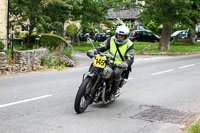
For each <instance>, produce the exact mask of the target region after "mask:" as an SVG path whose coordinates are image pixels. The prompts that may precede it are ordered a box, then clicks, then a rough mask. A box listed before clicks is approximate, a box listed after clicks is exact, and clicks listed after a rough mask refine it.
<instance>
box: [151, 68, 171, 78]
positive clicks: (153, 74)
mask: <svg viewBox="0 0 200 133" xmlns="http://www.w3.org/2000/svg"><path fill="white" fill-rule="evenodd" d="M171 71H174V69H169V70H166V71H161V72H157V73H152V74H151V75H152V76H153V75H158V74H162V73H167V72H171Z"/></svg>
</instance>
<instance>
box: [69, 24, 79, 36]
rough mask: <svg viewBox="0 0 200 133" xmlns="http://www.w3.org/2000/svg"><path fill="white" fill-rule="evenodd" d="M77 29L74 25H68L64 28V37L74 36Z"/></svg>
mask: <svg viewBox="0 0 200 133" xmlns="http://www.w3.org/2000/svg"><path fill="white" fill-rule="evenodd" d="M77 30H78V28H77V27H76V25H75V24H70V25H68V26H67V28H66V35H67V36H76V35H77Z"/></svg>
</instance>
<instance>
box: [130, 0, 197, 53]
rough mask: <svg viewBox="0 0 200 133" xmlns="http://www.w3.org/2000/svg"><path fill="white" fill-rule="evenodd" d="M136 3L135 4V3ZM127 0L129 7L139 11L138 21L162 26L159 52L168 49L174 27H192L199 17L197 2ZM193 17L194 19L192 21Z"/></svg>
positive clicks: (193, 0)
mask: <svg viewBox="0 0 200 133" xmlns="http://www.w3.org/2000/svg"><path fill="white" fill-rule="evenodd" d="M136 1H137V2H136ZM142 2H144V0H128V1H127V2H126V4H127V3H129V4H130V5H129V7H130V6H131V7H138V8H140V9H141V16H140V17H139V20H140V21H141V22H143V23H148V22H153V23H154V24H156V25H158V26H159V25H162V26H163V30H162V33H161V39H160V44H159V50H169V49H170V35H171V31H172V30H171V29H172V27H173V26H176V25H187V26H189V25H194V24H196V22H195V21H194V20H195V19H196V18H198V17H199V14H200V11H199V9H196V8H194V7H199V0H148V1H147V0H145V4H141V3H142ZM194 16H195V19H192V18H193V17H194Z"/></svg>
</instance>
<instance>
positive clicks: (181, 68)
mask: <svg viewBox="0 0 200 133" xmlns="http://www.w3.org/2000/svg"><path fill="white" fill-rule="evenodd" d="M194 65H195V64H190V65H186V66H181V67H179V69H183V68H187V67H192V66H194Z"/></svg>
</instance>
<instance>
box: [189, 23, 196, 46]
mask: <svg viewBox="0 0 200 133" xmlns="http://www.w3.org/2000/svg"><path fill="white" fill-rule="evenodd" d="M195 28H196V26H195V25H193V26H192V29H193V30H194V31H193V32H192V33H191V32H189V34H188V37H189V38H191V41H190V43H191V44H192V45H193V44H194V43H195V36H196V32H195Z"/></svg>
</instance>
